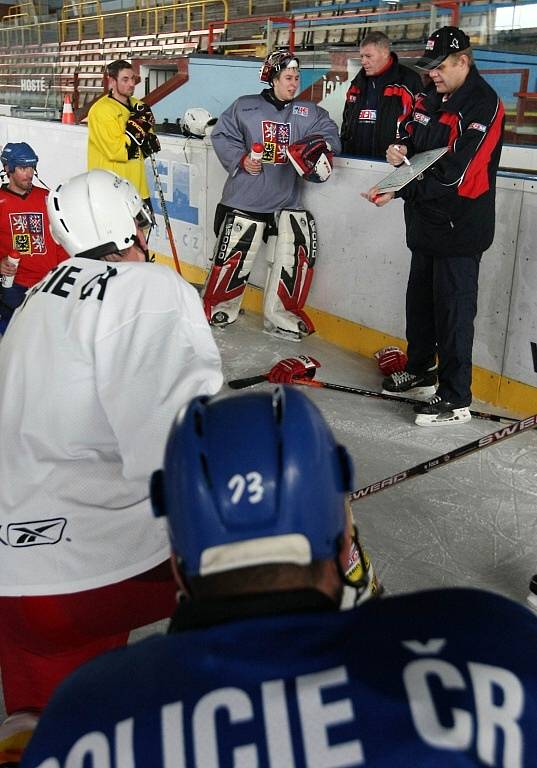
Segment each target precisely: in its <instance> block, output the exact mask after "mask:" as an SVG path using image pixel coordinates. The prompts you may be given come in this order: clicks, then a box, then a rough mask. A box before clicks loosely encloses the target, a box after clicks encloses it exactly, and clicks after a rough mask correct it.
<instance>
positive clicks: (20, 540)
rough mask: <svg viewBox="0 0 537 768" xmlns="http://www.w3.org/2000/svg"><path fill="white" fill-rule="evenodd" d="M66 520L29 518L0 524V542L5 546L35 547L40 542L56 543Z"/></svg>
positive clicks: (62, 518)
mask: <svg viewBox="0 0 537 768" xmlns="http://www.w3.org/2000/svg"><path fill="white" fill-rule="evenodd" d="M66 523H67V520H66V519H65V518H64V517H57V518H52V519H50V520H31V521H29V522H25V523H10V524H9V525H8V526H7V527H4V528H3V527H2V526H0V542H1V543H2V544H4V545H5V546H7V547H35V546H38V545H40V544H57V543H58V542H59V541H60V540H61V538H62V535H63V531H64V528H65V525H66Z"/></svg>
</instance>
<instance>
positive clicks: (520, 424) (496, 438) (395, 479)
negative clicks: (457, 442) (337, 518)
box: [349, 414, 537, 502]
mask: <svg viewBox="0 0 537 768" xmlns="http://www.w3.org/2000/svg"><path fill="white" fill-rule="evenodd" d="M536 426H537V414H535V415H534V416H528V418H527V419H522V420H521V421H517V422H515V423H514V424H509V425H507V426H505V427H503V428H502V429H498V430H497V431H496V432H491V434H489V435H485V436H484V437H480V438H478V439H477V440H473V441H472V442H471V443H466V444H465V445H461V446H460V448H455V449H454V450H453V451H450V452H449V453H443V454H442V455H441V456H436V457H435V458H434V459H429V460H428V461H423V462H422V463H421V464H416V466H414V467H410V469H404V470H403V471H402V472H397V474H395V475H392V476H391V477H385V478H384V480H378V481H377V482H376V483H371V485H366V486H365V487H364V488H359V489H358V490H357V491H353V492H352V493H351V494H350V495H349V501H350V502H353V501H358V499H363V498H365V497H366V496H371V495H372V494H374V493H378V492H379V491H384V490H385V489H386V488H391V487H392V486H394V485H399V483H402V482H404V481H405V480H410V478H411V477H416V475H425V474H427V472H431V470H433V469H437V468H438V467H443V466H445V465H446V464H448V463H449V462H451V461H455V460H456V459H462V458H463V456H469V455H470V454H471V453H475V452H476V451H480V450H481V449H482V448H488V447H490V446H491V445H496V443H499V442H501V441H502V440H507V439H508V438H509V437H514V436H515V435H520V434H521V433H522V432H525V431H526V430H527V429H534V428H535V427H536Z"/></svg>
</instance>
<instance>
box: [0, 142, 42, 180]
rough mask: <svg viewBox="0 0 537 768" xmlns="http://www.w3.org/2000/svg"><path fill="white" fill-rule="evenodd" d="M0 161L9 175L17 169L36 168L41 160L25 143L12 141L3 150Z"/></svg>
mask: <svg viewBox="0 0 537 768" xmlns="http://www.w3.org/2000/svg"><path fill="white" fill-rule="evenodd" d="M0 160H1V161H2V165H3V166H4V167H5V169H6V170H7V171H8V173H13V171H14V170H15V168H36V167H37V163H38V160H39V158H38V156H37V155H36V153H35V152H34V150H33V149H32V148H31V146H30V145H29V144H27V143H26V142H25V141H21V142H11V141H10V142H8V143H7V144H6V145H5V146H4V148H3V149H2V152H1V154H0Z"/></svg>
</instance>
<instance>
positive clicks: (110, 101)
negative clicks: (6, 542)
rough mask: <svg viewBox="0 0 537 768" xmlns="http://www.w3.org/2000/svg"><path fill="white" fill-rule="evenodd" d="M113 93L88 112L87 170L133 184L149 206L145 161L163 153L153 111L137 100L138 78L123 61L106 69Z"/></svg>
mask: <svg viewBox="0 0 537 768" xmlns="http://www.w3.org/2000/svg"><path fill="white" fill-rule="evenodd" d="M107 73H108V81H109V84H110V91H109V93H108V95H107V96H103V97H102V98H100V99H99V100H98V101H96V102H95V104H93V106H92V107H91V108H90V110H89V112H88V170H90V171H91V170H92V169H93V168H104V169H106V170H109V171H113V172H114V173H117V174H118V176H123V178H125V179H128V180H129V181H131V182H132V183H133V184H134V186H135V187H136V189H137V190H138V192H139V193H140V195H141V197H142V198H143V200H144V202H145V203H146V205H150V198H149V186H148V183H147V177H146V173H145V163H144V161H145V158H146V157H149V156H150V155H152V154H154V153H155V152H158V151H159V150H160V142H159V140H158V138H157V136H156V135H155V133H154V131H153V126H154V125H155V118H154V116H153V112H152V111H151V108H150V107H149V106H147V105H146V104H144V103H143V102H142V101H139V100H138V99H136V98H134V96H133V93H134V88H135V86H136V77H135V74H134V71H133V68H132V64H131V63H130V62H128V61H125V60H124V59H119V60H118V61H113V62H112V63H111V64H109V65H108V67H107Z"/></svg>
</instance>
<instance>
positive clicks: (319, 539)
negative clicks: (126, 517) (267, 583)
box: [151, 386, 353, 576]
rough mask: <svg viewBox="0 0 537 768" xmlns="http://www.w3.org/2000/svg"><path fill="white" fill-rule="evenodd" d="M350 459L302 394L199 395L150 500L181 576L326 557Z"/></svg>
mask: <svg viewBox="0 0 537 768" xmlns="http://www.w3.org/2000/svg"><path fill="white" fill-rule="evenodd" d="M352 479H353V467H352V461H351V459H350V457H349V455H348V453H347V451H346V450H345V448H343V446H341V445H338V443H336V441H335V439H334V436H333V435H332V432H331V431H330V429H329V427H328V425H327V424H326V422H325V420H324V419H323V417H322V415H321V413H320V412H319V410H318V409H317V407H316V406H315V405H313V403H312V402H311V400H309V399H308V398H307V397H306V396H305V395H303V394H302V393H301V392H298V391H296V390H294V389H291V388H290V387H281V386H280V387H277V388H276V389H275V390H274V392H272V393H262V394H261V393H256V394H247V395H239V396H235V397H228V398H220V399H218V398H209V397H197V398H195V399H194V400H192V402H191V403H190V405H189V406H188V408H187V409H186V411H185V413H184V414H183V415H182V417H179V418H178V419H177V421H176V422H175V423H174V424H173V426H172V429H171V431H170V435H169V438H168V442H167V447H166V452H165V457H164V467H163V469H161V470H157V471H156V472H154V473H153V476H152V479H151V500H152V503H153V511H154V514H155V515H156V516H161V515H166V516H167V517H168V525H169V530H170V536H171V540H172V547H173V550H174V552H175V554H176V555H177V557H178V558H179V561H180V563H181V566H182V568H183V570H184V571H185V573H186V574H187V575H189V576H196V575H201V576H207V575H210V574H213V573H221V572H223V571H228V570H231V569H235V568H245V567H248V566H254V565H263V564H268V563H294V564H297V565H307V564H309V563H311V562H312V561H313V560H322V559H332V558H334V557H335V556H336V555H337V553H338V550H339V545H340V542H341V537H342V535H343V533H344V530H345V526H346V513H345V497H346V495H347V493H348V492H349V490H350V488H351V485H352Z"/></svg>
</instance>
